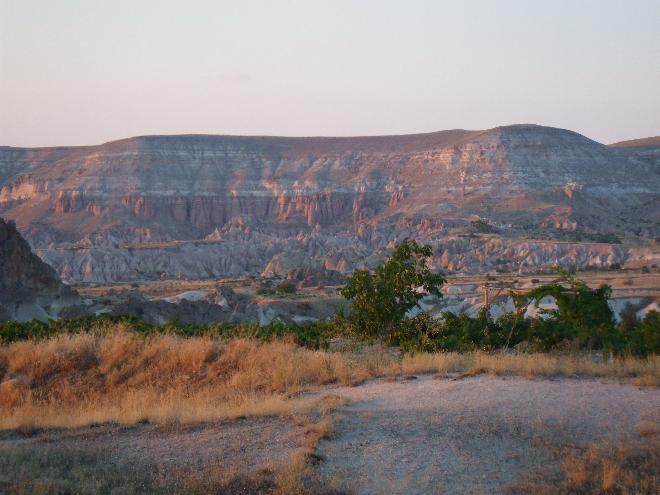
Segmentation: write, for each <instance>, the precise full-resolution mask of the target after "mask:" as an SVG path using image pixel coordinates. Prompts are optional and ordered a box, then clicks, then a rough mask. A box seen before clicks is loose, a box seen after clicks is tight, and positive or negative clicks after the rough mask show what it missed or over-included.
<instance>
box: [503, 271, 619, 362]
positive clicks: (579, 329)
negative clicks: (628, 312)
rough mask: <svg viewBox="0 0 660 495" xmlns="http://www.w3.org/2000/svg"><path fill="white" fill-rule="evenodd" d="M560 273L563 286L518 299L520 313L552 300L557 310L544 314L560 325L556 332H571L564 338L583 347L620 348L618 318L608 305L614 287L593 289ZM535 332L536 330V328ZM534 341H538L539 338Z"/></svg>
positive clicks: (516, 299)
mask: <svg viewBox="0 0 660 495" xmlns="http://www.w3.org/2000/svg"><path fill="white" fill-rule="evenodd" d="M557 271H558V273H559V275H560V276H561V281H560V282H557V283H552V284H547V285H543V286H541V287H537V288H536V289H533V290H532V291H530V292H528V293H526V294H522V295H519V296H516V298H515V303H516V307H517V308H518V312H520V311H522V310H524V308H525V307H527V305H528V304H529V303H530V302H532V301H533V302H535V303H536V305H537V306H538V303H539V301H541V299H543V298H544V297H546V296H551V297H553V298H554V299H555V302H556V304H557V309H555V310H544V311H542V313H545V314H547V315H548V316H550V317H551V319H552V320H554V321H555V322H556V323H557V324H559V326H556V325H551V326H552V328H553V329H554V330H555V331H556V330H557V328H559V327H563V328H564V329H565V331H566V332H567V333H566V334H565V335H564V337H565V338H569V339H571V338H572V339H575V340H576V341H577V342H578V344H580V345H581V346H586V347H589V348H591V347H595V348H606V349H610V350H611V349H612V348H614V347H616V346H617V345H618V344H619V342H618V339H617V335H616V331H615V327H614V315H613V314H612V310H611V309H610V306H609V304H607V300H608V298H609V296H610V294H611V293H612V289H611V287H610V286H609V285H607V284H603V285H601V286H600V287H598V288H597V289H592V288H590V287H589V286H588V285H587V284H586V283H585V282H584V281H582V280H580V279H578V278H576V277H575V276H574V275H572V274H571V273H569V272H567V271H565V270H561V269H558V270H557ZM537 326H540V327H545V326H547V325H537ZM532 328H533V329H535V328H536V326H535V325H532ZM533 333H534V332H533ZM560 333H561V332H560ZM539 336H540V335H539ZM531 337H532V338H534V337H535V335H531Z"/></svg>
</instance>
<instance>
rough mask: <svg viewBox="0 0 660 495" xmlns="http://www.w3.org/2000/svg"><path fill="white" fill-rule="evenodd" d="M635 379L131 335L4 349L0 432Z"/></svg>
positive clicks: (447, 358) (641, 367) (530, 359)
mask: <svg viewBox="0 0 660 495" xmlns="http://www.w3.org/2000/svg"><path fill="white" fill-rule="evenodd" d="M452 372H455V373H471V374H477V373H494V374H504V373H510V374H516V375H523V376H530V377H533V376H595V377H612V378H635V379H636V380H637V382H636V383H638V384H639V385H645V386H656V385H657V383H658V380H659V379H660V358H659V357H657V356H656V357H652V358H650V359H647V360H642V359H624V360H616V361H615V360H612V361H605V362H599V361H595V360H593V359H590V358H587V357H569V356H552V355H543V354H532V355H509V354H485V353H470V354H456V353H438V354H417V355H410V356H405V357H403V358H400V357H399V356H396V355H394V354H392V353H391V352H382V350H379V349H371V350H366V351H365V350H364V349H363V350H361V351H359V352H351V353H348V352H343V353H341V352H327V351H313V350H309V349H305V348H302V347H299V346H296V345H295V344H293V343H291V342H286V341H275V342H269V343H258V342H255V341H250V340H232V341H229V342H223V341H220V340H217V339H213V338H209V337H194V338H183V337H176V336H172V335H154V336H151V337H149V338H145V337H141V336H138V335H135V334H133V333H130V332H129V331H127V330H126V329H125V328H123V327H122V326H121V325H117V326H115V327H113V328H110V329H107V330H105V332H100V331H99V332H97V333H88V334H78V335H74V336H70V335H60V336H58V337H55V338H53V339H51V340H42V341H23V342H16V343H13V344H10V345H8V346H2V347H0V429H17V428H23V429H28V430H29V429H30V428H36V427H75V426H83V425H89V424H94V423H104V422H117V423H121V424H134V423H138V422H142V421H149V422H158V423H168V422H180V423H192V422H201V421H213V420H218V419H226V418H236V417H241V416H270V415H286V414H298V413H305V412H306V411H308V410H309V408H312V407H315V406H314V405H313V401H311V400H310V399H306V398H303V397H300V396H298V395H297V394H298V393H299V392H301V391H303V390H305V389H308V388H310V387H315V386H320V385H326V384H332V383H341V384H350V385H356V384H359V383H361V382H363V381H364V380H366V379H368V378H371V377H379V376H380V377H388V376H389V377H392V376H406V375H412V374H418V373H452Z"/></svg>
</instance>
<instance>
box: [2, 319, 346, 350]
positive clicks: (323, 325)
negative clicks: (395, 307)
mask: <svg viewBox="0 0 660 495" xmlns="http://www.w3.org/2000/svg"><path fill="white" fill-rule="evenodd" d="M117 324H124V325H125V326H126V328H127V329H128V330H130V331H133V332H136V333H138V334H141V335H145V336H148V335H151V334H155V333H167V334H173V335H180V336H183V337H194V336H202V335H208V336H212V337H222V338H227V339H231V338H238V337H241V338H254V339H257V340H261V341H268V340H273V339H279V338H288V339H291V340H293V341H294V342H295V343H297V344H299V345H302V346H305V347H309V348H313V349H319V348H324V347H327V345H328V341H329V339H330V338H332V336H334V335H335V334H336V327H335V326H334V325H333V323H332V322H330V321H316V322H305V323H304V324H300V325H298V324H293V323H292V324H287V323H283V322H281V321H279V320H275V321H273V322H271V323H270V324H268V325H265V326H260V325H259V324H258V323H215V324H210V325H187V324H183V323H179V322H177V321H172V322H168V323H166V324H164V325H152V324H150V323H147V322H145V321H144V320H142V319H141V318H137V317H134V316H109V315H99V316H84V317H81V318H73V319H58V320H50V321H48V322H41V321H37V320H33V321H29V322H16V321H0V342H2V343H10V342H15V341H18V340H28V339H47V338H50V337H54V336H55V335H58V334H61V333H70V334H77V333H85V332H95V331H101V332H102V331H104V329H106V328H114V327H115V326H116V325H117Z"/></svg>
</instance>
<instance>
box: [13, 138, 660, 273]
mask: <svg viewBox="0 0 660 495" xmlns="http://www.w3.org/2000/svg"><path fill="white" fill-rule="evenodd" d="M659 186H660V166H659V164H658V163H655V162H654V161H653V160H651V159H649V158H648V157H647V156H642V155H640V154H639V153H637V152H635V151H631V150H630V149H627V148H611V147H607V146H604V145H601V144H599V143H596V142H594V141H591V140H589V139H587V138H585V137H584V136H581V135H579V134H576V133H574V132H571V131H566V130H562V129H553V128H547V127H539V126H531V125H521V126H509V127H502V128H496V129H491V130H488V131H462V130H456V131H444V132H438V133H430V134H420V135H410V136H380V137H361V138H277V137H235V136H147V137H139V138H132V139H126V140H122V141H116V142H112V143H107V144H104V145H100V146H92V147H76V148H41V149H17V148H0V213H2V214H3V215H5V216H6V217H8V218H12V219H15V220H16V221H17V222H18V224H19V226H20V227H21V228H22V229H24V231H25V232H26V236H27V237H28V239H29V241H30V242H31V243H32V245H33V246H34V247H35V248H36V249H37V253H38V254H39V255H40V256H42V257H43V258H44V259H46V260H47V261H48V262H49V263H51V264H52V265H53V266H54V267H55V268H56V269H57V271H58V272H59V274H60V275H61V276H62V277H63V278H64V279H66V280H72V281H112V280H133V279H141V278H154V277H174V276H177V275H178V274H180V275H184V276H188V277H222V276H235V275H242V274H246V273H261V272H265V273H280V274H286V273H288V272H289V271H290V270H292V269H295V268H301V269H305V268H312V269H317V268H325V269H327V270H337V271H347V270H350V269H353V268H354V267H356V266H364V265H369V264H371V263H373V262H375V261H376V260H377V259H378V258H379V256H380V254H381V253H382V251H383V250H385V249H387V247H388V246H390V245H391V243H392V242H393V241H396V240H399V239H402V238H404V237H406V236H410V237H415V238H417V239H420V240H423V241H424V242H429V243H431V244H433V245H434V246H435V247H436V253H437V259H436V260H435V262H436V265H437V266H442V267H444V268H445V269H448V270H452V271H480V270H484V269H489V268H493V267H502V268H515V269H524V270H527V269H530V270H532V269H535V268H536V267H539V266H547V265H550V264H554V263H564V264H575V265H578V266H586V265H592V266H607V264H608V263H612V262H616V263H635V262H638V263H641V262H645V261H644V260H646V261H648V260H649V259H655V258H654V256H656V254H655V252H654V251H653V248H652V247H646V248H637V247H636V248H633V247H628V246H627V245H625V244H624V245H619V244H616V245H612V244H608V243H607V242H606V243H604V244H603V243H601V244H594V243H590V242H585V241H603V240H605V241H612V240H615V239H616V238H618V239H622V240H624V241H628V240H630V241H633V243H634V244H635V245H637V246H639V245H642V246H644V245H650V239H653V238H655V237H658V236H660V222H659V220H660V208H659V207H658V204H659V199H660V197H659V196H660V195H659V193H658V191H660V187H659ZM477 219H482V220H483V221H484V222H486V223H488V224H490V225H491V226H492V230H493V231H494V232H496V234H495V235H486V236H481V235H476V234H475V235H474V236H472V237H466V235H468V234H471V233H473V234H474V232H472V231H473V227H471V226H470V223H471V222H472V221H474V220H477ZM566 241H569V242H568V244H567V243H566Z"/></svg>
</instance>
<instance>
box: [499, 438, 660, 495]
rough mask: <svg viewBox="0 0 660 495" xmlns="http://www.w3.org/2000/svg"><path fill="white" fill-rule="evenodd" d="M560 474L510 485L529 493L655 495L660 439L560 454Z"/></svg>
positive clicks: (659, 489) (658, 480)
mask: <svg viewBox="0 0 660 495" xmlns="http://www.w3.org/2000/svg"><path fill="white" fill-rule="evenodd" d="M561 455H562V456H563V458H564V463H563V471H562V472H561V473H560V474H559V476H557V475H554V474H549V473H545V474H540V475H536V476H527V477H526V479H523V480H521V481H520V482H519V483H517V484H515V485H514V486H512V487H511V493H515V494H530V495H532V494H533V495H550V494H553V495H563V494H566V495H569V494H581V495H592V494H593V495H597V494H613V495H614V494H617V495H645V494H648V495H655V494H657V493H660V439H658V437H657V436H655V437H653V438H649V437H646V438H644V439H630V440H627V441H625V442H618V443H616V444H614V443H600V444H595V445H592V446H590V447H589V448H587V449H575V448H574V449H570V450H568V451H567V452H563V453H562V454H561Z"/></svg>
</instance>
